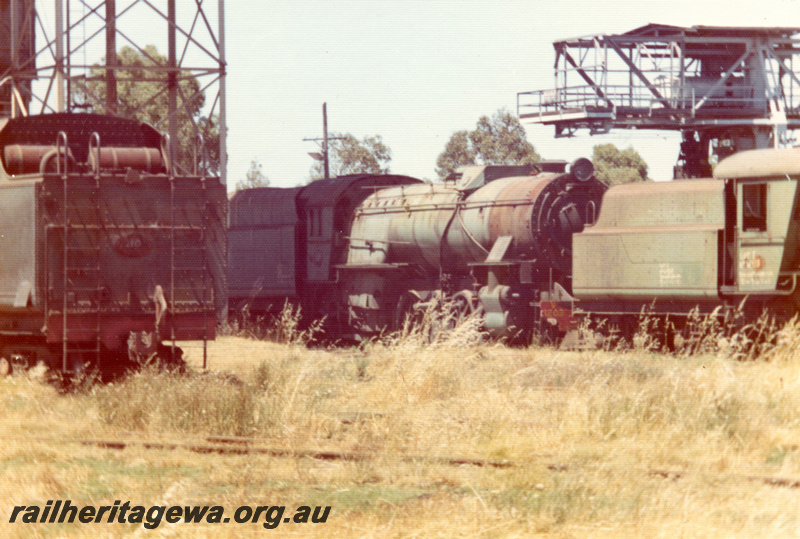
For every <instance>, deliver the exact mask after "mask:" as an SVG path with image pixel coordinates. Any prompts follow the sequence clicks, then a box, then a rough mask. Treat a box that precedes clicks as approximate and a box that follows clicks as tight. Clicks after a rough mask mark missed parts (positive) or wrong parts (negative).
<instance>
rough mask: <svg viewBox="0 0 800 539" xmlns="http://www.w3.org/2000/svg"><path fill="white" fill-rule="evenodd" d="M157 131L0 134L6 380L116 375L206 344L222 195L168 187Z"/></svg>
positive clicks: (76, 126)
mask: <svg viewBox="0 0 800 539" xmlns="http://www.w3.org/2000/svg"><path fill="white" fill-rule="evenodd" d="M165 147H166V144H165V141H164V140H163V139H162V136H161V134H160V133H159V132H158V131H156V130H155V129H153V128H152V127H150V126H148V125H146V124H142V123H139V122H136V121H131V120H125V119H122V118H115V117H107V116H100V115H94V114H68V113H60V114H48V115H42V116H27V117H19V118H16V119H10V120H7V121H5V123H4V124H2V125H0V161H1V162H2V167H0V372H8V370H9V369H10V367H11V365H12V364H13V363H14V362H21V363H28V364H35V363H36V362H39V361H42V362H44V363H45V364H47V365H48V366H50V367H52V368H57V369H63V370H80V369H82V368H83V367H84V366H85V365H86V364H87V363H92V364H95V365H98V364H99V366H100V367H101V368H103V369H104V370H105V369H119V368H122V366H123V365H125V364H127V363H128V362H129V361H130V360H141V359H143V358H145V359H146V358H149V357H152V356H153V354H156V353H160V355H161V356H162V357H164V356H167V355H169V357H166V358H165V359H174V358H175V355H176V354H180V350H179V349H176V348H175V347H174V346H173V347H170V348H167V347H166V346H165V345H164V344H162V341H164V340H167V339H172V340H206V339H213V338H214V335H215V328H216V324H217V316H216V313H217V312H222V311H223V310H224V305H225V298H226V290H225V264H226V250H225V244H226V243H225V242H226V237H225V234H226V232H225V221H226V211H227V197H226V193H225V187H224V186H223V185H222V184H221V183H220V182H219V180H218V179H216V178H203V177H199V176H176V175H175V172H174V167H173V166H171V164H170V162H169V160H168V154H167V152H166V150H165V149H164V148H165Z"/></svg>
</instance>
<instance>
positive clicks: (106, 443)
mask: <svg viewBox="0 0 800 539" xmlns="http://www.w3.org/2000/svg"><path fill="white" fill-rule="evenodd" d="M0 440H4V441H16V442H44V443H47V444H79V445H85V446H94V447H100V448H105V449H115V450H123V449H126V448H129V447H141V448H144V449H154V450H167V451H170V450H176V449H183V450H185V451H192V452H195V453H217V454H231V455H243V454H262V455H269V456H272V457H281V458H310V459H315V460H324V461H352V462H357V461H368V460H374V459H376V458H378V457H379V456H386V453H385V452H383V451H382V450H381V449H379V448H374V449H371V450H370V449H364V450H361V451H345V450H336V449H291V448H281V447H271V446H267V445H262V441H261V440H259V439H258V438H250V437H242V436H206V437H204V438H202V439H200V440H195V441H161V440H126V439H101V438H74V439H67V440H65V439H60V438H46V437H14V436H0ZM531 457H532V458H534V459H539V460H544V459H548V460H550V462H542V463H541V464H542V465H544V467H546V468H547V469H548V470H550V471H552V472H567V471H569V470H574V469H576V468H580V466H575V465H570V464H564V463H560V462H557V461H556V460H554V459H555V457H556V455H553V454H550V453H538V454H532V455H531ZM396 458H397V459H398V460H401V461H404V462H426V463H430V464H439V465H445V466H475V467H482V468H498V469H501V468H522V467H524V466H527V465H530V464H531V461H526V462H520V461H514V460H507V459H503V460H498V459H483V458H472V457H457V456H456V457H440V456H435V455H418V454H407V453H404V454H399V455H396ZM638 471H639V472H641V473H642V474H644V475H647V476H650V477H660V478H663V479H668V480H670V481H678V480H681V479H685V478H687V477H690V476H692V475H697V472H692V471H691V470H667V469H654V468H648V469H640V470H638ZM718 475H720V476H723V475H724V476H725V477H727V478H730V479H734V480H739V481H748V482H756V483H762V484H764V485H767V486H770V487H778V488H790V489H798V488H800V479H796V478H792V477H781V476H769V475H751V474H735V473H733V474H718Z"/></svg>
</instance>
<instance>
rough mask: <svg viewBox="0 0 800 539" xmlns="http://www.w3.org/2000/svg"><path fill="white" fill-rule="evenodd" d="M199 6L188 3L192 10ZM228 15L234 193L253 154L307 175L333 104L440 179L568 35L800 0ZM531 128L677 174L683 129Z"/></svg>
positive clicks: (422, 6) (545, 149)
mask: <svg viewBox="0 0 800 539" xmlns="http://www.w3.org/2000/svg"><path fill="white" fill-rule="evenodd" d="M50 1H52V0H50ZM205 2H206V4H211V5H212V6H216V5H217V4H216V2H214V1H213V0H205ZM39 3H43V4H48V3H49V2H48V0H42V2H37V4H39ZM73 3H74V4H78V5H79V3H78V2H73ZM153 4H158V5H161V4H166V3H165V2H163V1H155V2H153ZM193 4H194V0H178V2H177V6H178V13H179V15H180V14H181V13H182V11H186V12H188V11H191V6H192V5H193ZM117 5H118V8H117V9H118V11H119V10H120V9H122V8H121V7H120V6H121V5H124V0H123V1H119V0H118V1H117ZM75 9H76V8H73V10H75ZM164 9H165V8H164ZM207 9H208V10H209V11H210V12H213V11H215V10H216V7H213V8H212V7H207ZM45 16H47V15H46V14H45ZM127 17H129V18H131V17H136V15H135V13H134V12H131V14H130V15H127ZM134 20H137V19H134ZM225 21H226V24H225V49H226V60H227V65H228V70H227V79H226V87H227V92H226V94H227V124H228V139H227V148H228V170H227V177H228V186H229V189H233V186H234V185H235V183H236V182H237V181H238V180H240V179H243V178H244V176H245V174H246V172H247V170H248V168H249V166H250V163H251V161H257V162H258V163H260V164H261V167H262V171H263V173H264V174H265V175H266V176H267V178H268V179H269V180H270V183H271V185H272V186H276V187H291V186H295V185H298V184H304V183H305V182H306V181H307V179H308V177H309V172H310V169H311V167H312V165H313V164H314V161H313V159H312V158H311V157H310V156H309V155H308V153H309V152H315V151H319V149H318V147H317V146H316V144H315V143H314V142H308V141H303V139H304V138H314V137H321V136H322V104H323V102H326V103H327V110H328V130H329V132H340V133H350V134H352V135H354V136H356V137H357V138H359V139H362V138H364V137H366V136H374V135H380V136H381V137H382V138H383V141H384V143H385V144H386V145H387V146H389V148H391V151H392V161H391V163H390V169H391V172H393V173H397V174H407V175H410V176H415V177H418V178H427V179H434V178H436V173H435V167H436V158H437V157H438V155H439V154H440V153H441V152H442V151H443V150H444V147H445V144H446V143H447V141H448V140H449V138H450V136H451V135H452V134H453V133H454V132H456V131H459V130H471V129H474V128H475V125H476V123H477V121H478V119H479V118H480V117H481V116H484V115H487V116H491V115H492V114H494V113H495V112H497V111H498V110H500V109H503V108H505V109H507V110H509V111H511V112H514V113H516V100H517V93H519V92H527V91H531V90H541V89H548V88H552V87H553V85H554V82H553V74H554V68H553V63H554V60H555V54H554V50H553V46H552V43H553V41H555V40H560V39H564V38H569V37H576V36H583V35H595V34H602V33H606V34H614V33H622V32H626V31H628V30H632V29H634V28H638V27H640V26H644V25H646V24H649V23H659V24H669V25H677V26H693V25H714V26H800V0H760V1H753V0H747V1H743V0H727V1H724V2H723V1H717V0H714V1H705V2H703V1H701V0H694V1H685V0H672V1H669V2H666V1H664V0H659V1H651V0H637V1H631V0H615V1H607V0H594V1H590V0H580V1H579V0H547V1H534V0H529V1H518V0H517V1H515V0H492V1H489V0H482V1H476V0H460V1H456V0H427V1H417V0H316V1H311V0H291V1H277V0H249V1H247V0H227V2H225ZM213 24H216V23H215V22H213V21H212V25H213ZM160 26H163V24H159V26H152V24H151V23H150V22H148V21H146V20H144V19H141V21H140V22H139V23H138V28H137V29H136V30H135V32H137V33H138V34H139V35H138V37H137V40H138V41H139V42H140V43H145V44H146V43H148V42H149V38H150V36H151V35H152V42H153V43H154V44H156V45H157V47H158V48H159V50H160V51H165V50H166V47H165V46H164V44H163V39H162V38H163V36H164V34H165V31H162V30H161V29H160ZM99 41H100V43H99V44H98V45H99V48H98V49H97V51H98V52H97V54H98V55H99V56H102V54H103V53H104V50H103V49H102V40H99ZM90 54H91V53H90ZM92 60H93V59H92V58H88V59H87V61H89V62H91V61H92ZM209 101H210V99H209ZM524 127H525V129H526V131H527V135H528V140H529V141H530V142H531V143H532V144H533V145H534V147H535V148H536V150H537V152H538V153H539V154H540V155H542V156H543V157H544V158H545V159H563V160H567V161H573V160H574V159H577V158H578V157H591V153H592V148H593V146H594V145H596V144H605V143H613V144H616V145H617V146H618V147H620V148H621V149H623V148H627V147H629V146H632V147H633V148H634V149H636V150H637V151H638V152H639V153H640V154H641V155H642V157H643V158H644V159H645V161H646V162H647V163H648V165H649V167H650V168H649V176H650V177H651V178H653V179H656V180H667V179H670V178H671V176H672V167H673V165H674V164H675V162H676V160H677V156H678V143H679V136H678V135H677V134H675V133H668V132H666V133H665V132H656V131H623V132H612V133H611V134H609V135H602V136H590V135H589V134H588V132H585V131H584V132H580V133H579V134H578V136H576V137H574V138H562V139H555V138H554V128H553V127H551V126H538V125H529V124H528V125H525V126H524Z"/></svg>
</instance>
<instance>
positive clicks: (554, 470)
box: [0, 316, 800, 537]
mask: <svg viewBox="0 0 800 539" xmlns="http://www.w3.org/2000/svg"><path fill="white" fill-rule="evenodd" d="M429 321H430V323H429V324H428V327H414V326H408V327H406V328H405V329H404V330H403V332H401V333H400V334H397V335H392V336H387V337H386V338H384V339H380V340H375V341H372V342H369V343H366V344H364V345H362V346H361V347H357V348H349V349H336V350H320V349H316V350H310V349H307V348H306V347H304V346H303V345H302V344H299V343H298V341H293V342H291V343H290V344H279V343H274V342H267V341H259V340H253V339H244V338H241V337H223V338H221V339H219V340H218V341H216V342H215V343H213V344H212V345H211V347H210V350H209V365H210V367H211V372H208V373H202V372H200V369H199V366H200V364H201V358H202V355H201V353H200V352H199V350H198V349H194V348H191V346H186V347H185V348H186V350H187V353H188V360H189V363H190V368H189V370H188V372H187V373H185V374H165V373H159V372H157V371H154V370H146V371H143V372H142V373H139V374H137V375H135V376H132V377H130V378H129V379H127V380H125V381H121V382H119V383H117V384H114V385H106V386H95V387H94V388H93V389H92V390H91V391H89V392H86V393H81V394H72V395H66V396H60V395H58V393H57V391H56V390H55V389H54V388H51V387H50V386H47V385H44V384H41V383H38V382H35V381H32V380H29V379H27V378H24V377H12V378H9V379H6V380H0V403H2V405H3V410H5V413H4V416H3V417H2V419H0V424H2V433H3V434H4V436H6V437H7V438H6V440H5V443H4V444H3V445H2V447H1V448H0V474H2V476H1V477H2V481H0V500H7V501H6V502H5V503H4V504H3V505H2V506H0V515H8V512H9V511H10V509H11V506H12V505H15V504H34V503H39V504H42V505H43V504H44V502H45V501H46V500H48V499H55V498H70V499H72V500H73V502H80V503H82V504H87V503H95V504H101V503H105V504H111V503H113V501H114V500H118V499H121V500H131V501H135V502H136V503H141V504H148V505H149V504H160V503H176V504H181V505H185V504H212V505H213V504H219V505H223V506H225V507H226V509H228V510H229V511H231V510H233V509H235V508H236V507H238V506H239V505H244V504H251V505H258V504H275V503H280V504H284V505H287V506H289V507H292V506H299V505H331V506H332V507H333V510H332V513H331V517H330V518H329V519H328V522H327V523H326V524H324V525H323V524H318V525H310V524H309V525H306V526H305V527H303V526H301V525H292V524H286V525H282V526H281V527H280V528H279V530H280V532H281V534H297V535H320V536H347V537H350V536H367V537H372V536H375V537H377V536H387V535H388V536H401V537H407V536H412V537H432V536H433V537H437V536H441V537H456V536H459V537H460V536H481V537H484V536H488V537H493V536H496V537H506V536H512V537H513V536H530V535H533V534H541V535H544V536H552V537H580V536H592V537H604V536H605V537H619V536H629V537H632V536H639V537H651V536H652V537H658V536H662V537H674V536H679V535H683V536H690V537H719V536H721V535H722V536H750V537H763V536H786V535H795V534H798V533H800V516H799V515H800V497H798V489H797V488H791V487H790V486H787V485H786V484H783V486H781V485H780V484H779V485H775V484H770V483H769V482H767V481H765V478H784V479H791V480H800V441H799V440H800V358H798V357H797V354H796V352H795V351H796V350H797V345H798V344H800V342H799V341H800V329H799V328H798V323H797V321H793V322H792V323H791V325H789V326H787V327H786V328H785V329H784V330H783V331H782V332H781V333H778V334H777V336H776V338H775V339H773V340H772V341H771V344H770V347H769V349H768V350H767V351H765V352H764V354H765V355H763V356H760V359H759V360H758V361H746V362H744V361H739V360H737V359H735V358H733V357H731V356H730V354H729V353H728V352H725V351H719V350H711V349H710V347H709V348H708V349H703V350H698V353H696V354H694V355H686V354H685V355H681V356H679V357H676V356H675V355H663V354H660V353H657V352H654V351H652V350H651V349H648V348H647V347H640V348H639V349H634V350H629V351H626V352H624V353H623V352H607V351H591V352H563V351H557V350H554V349H551V348H535V347H533V348H527V349H522V348H516V349H515V348H507V347H504V346H501V345H498V344H489V343H485V342H483V339H482V336H481V334H480V332H479V331H478V330H477V326H476V325H474V321H470V320H469V319H468V320H466V321H465V322H464V323H463V324H462V325H458V326H457V327H456V328H455V329H454V331H452V332H446V331H439V330H440V329H441V328H442V325H441V324H439V323H438V322H436V321H435V316H432V317H431V318H430V319H429ZM764 359H767V360H768V361H765V360H764ZM230 434H235V435H247V436H255V437H257V438H258V439H259V444H260V445H266V446H271V447H276V448H278V447H280V448H292V449H296V450H306V449H324V450H329V451H347V452H357V453H358V454H360V455H362V456H364V457H365V458H364V459H362V460H358V461H345V460H339V461H337V460H334V461H319V460H314V459H310V458H306V457H295V458H292V457H283V458H278V457H270V456H265V455H220V454H197V453H188V452H184V451H180V450H179V451H159V450H147V449H142V448H140V447H136V446H131V447H128V448H126V449H125V450H122V451H116V450H108V449H102V448H97V447H92V446H82V445H78V444H74V443H68V442H67V440H71V439H76V438H126V439H135V440H147V439H152V440H161V439H168V440H196V439H200V437H202V436H206V435H230ZM8 437H12V438H8ZM409 457H412V458H409ZM434 457H448V458H451V457H464V458H467V457H469V458H478V459H491V460H492V461H498V460H507V461H509V463H511V464H512V466H511V467H508V468H493V467H477V466H469V465H462V466H451V465H445V464H442V463H441V461H437V460H435V459H434ZM5 521H7V518H0V522H5ZM161 526H162V527H161V528H159V530H161V531H160V532H159V533H167V534H169V535H174V536H218V535H231V536H233V535H242V534H245V535H247V534H252V535H256V534H262V533H264V532H265V530H264V529H263V528H261V527H260V526H255V525H250V526H245V525H233V524H231V525H227V526H225V525H219V526H216V527H215V526H207V525H191V526H189V525H166V524H162V525H161ZM0 529H2V531H3V533H4V534H6V535H8V534H18V535H34V536H53V535H55V536H88V535H92V536H94V535H96V534H98V533H99V534H101V535H107V536H117V535H127V534H140V533H142V532H143V530H142V529H141V526H136V525H127V526H126V525H119V524H117V525H105V524H102V525H101V524H92V525H83V526H77V525H73V526H66V525H62V526H53V525H29V526H28V527H27V528H25V527H23V526H21V525H10V524H0ZM155 532H157V530H156V531H148V533H155Z"/></svg>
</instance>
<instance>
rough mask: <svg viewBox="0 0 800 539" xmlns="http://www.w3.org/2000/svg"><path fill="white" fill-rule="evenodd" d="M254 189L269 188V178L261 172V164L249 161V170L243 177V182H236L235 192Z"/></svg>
mask: <svg viewBox="0 0 800 539" xmlns="http://www.w3.org/2000/svg"><path fill="white" fill-rule="evenodd" d="M256 187H269V178H267V177H266V176H265V175H264V173H263V172H262V170H261V163H259V162H258V161H255V160H253V161H250V168H249V169H248V170H247V172H246V173H245V175H244V179H243V180H239V181H238V182H236V190H237V191H242V190H244V189H254V188H256Z"/></svg>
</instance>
